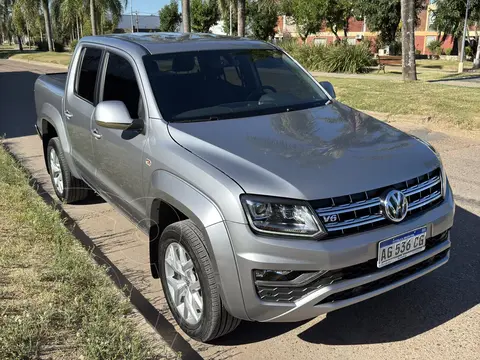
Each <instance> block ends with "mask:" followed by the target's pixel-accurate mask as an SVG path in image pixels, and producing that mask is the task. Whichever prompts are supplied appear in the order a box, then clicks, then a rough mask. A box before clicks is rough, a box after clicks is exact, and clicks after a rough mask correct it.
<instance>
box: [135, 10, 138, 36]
mask: <svg viewBox="0 0 480 360" xmlns="http://www.w3.org/2000/svg"><path fill="white" fill-rule="evenodd" d="M135 14H136V16H137V19H136V21H135V23H136V24H137V32H138V10H136V11H135Z"/></svg>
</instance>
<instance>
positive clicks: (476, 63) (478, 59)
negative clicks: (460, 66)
mask: <svg viewBox="0 0 480 360" xmlns="http://www.w3.org/2000/svg"><path fill="white" fill-rule="evenodd" d="M475 39H476V40H477V53H476V54H475V59H474V60H473V68H474V69H478V68H480V37H479V36H478V22H475Z"/></svg>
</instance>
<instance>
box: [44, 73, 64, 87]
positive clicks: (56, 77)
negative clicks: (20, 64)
mask: <svg viewBox="0 0 480 360" xmlns="http://www.w3.org/2000/svg"><path fill="white" fill-rule="evenodd" d="M67 75H68V73H67V72H61V73H51V74H46V75H44V77H47V78H49V79H50V80H51V81H52V83H55V84H56V85H57V86H60V87H61V88H62V89H65V84H66V83H67Z"/></svg>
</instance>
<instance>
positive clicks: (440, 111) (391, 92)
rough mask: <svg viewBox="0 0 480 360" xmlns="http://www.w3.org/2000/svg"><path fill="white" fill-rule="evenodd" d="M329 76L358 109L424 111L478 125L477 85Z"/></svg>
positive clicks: (398, 112) (457, 122)
mask: <svg viewBox="0 0 480 360" xmlns="http://www.w3.org/2000/svg"><path fill="white" fill-rule="evenodd" d="M321 80H325V79H324V78H322V79H321ZM328 80H329V81H330V82H331V83H332V84H333V85H334V87H335V91H336V93H337V97H338V99H339V100H340V101H342V102H344V103H345V104H347V105H350V106H352V107H354V108H357V109H362V110H369V111H378V112H384V113H389V114H394V115H425V116H429V117H431V119H432V120H435V121H441V122H445V123H449V124H453V125H456V126H459V127H461V128H464V129H480V112H479V111H478V102H477V101H476V99H477V98H478V94H479V89H478V88H462V87H453V86H449V85H440V84H435V83H426V82H414V83H412V82H403V81H393V80H392V81H384V80H370V79H367V78H365V79H340V78H333V77H332V78H328Z"/></svg>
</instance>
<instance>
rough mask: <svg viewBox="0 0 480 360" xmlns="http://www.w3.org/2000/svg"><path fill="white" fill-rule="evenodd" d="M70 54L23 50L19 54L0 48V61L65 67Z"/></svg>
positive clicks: (16, 51) (15, 51) (10, 49)
mask: <svg viewBox="0 0 480 360" xmlns="http://www.w3.org/2000/svg"><path fill="white" fill-rule="evenodd" d="M71 57H72V54H70V53H66V52H62V53H58V52H48V51H47V52H42V51H33V50H28V49H25V50H24V51H23V52H20V51H19V50H17V49H12V48H3V47H2V48H0V59H12V60H27V61H40V62H45V63H50V64H60V65H67V66H68V64H70V59H71Z"/></svg>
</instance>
